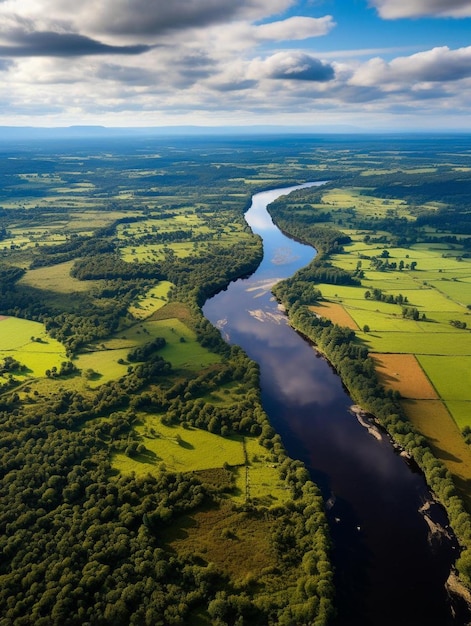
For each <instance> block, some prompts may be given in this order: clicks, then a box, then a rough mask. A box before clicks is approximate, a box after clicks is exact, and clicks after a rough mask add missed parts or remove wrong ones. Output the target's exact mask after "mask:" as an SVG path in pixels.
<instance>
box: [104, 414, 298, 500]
mask: <svg viewBox="0 0 471 626" xmlns="http://www.w3.org/2000/svg"><path fill="white" fill-rule="evenodd" d="M139 418H140V422H139V424H138V425H136V426H135V432H136V433H137V435H138V437H139V441H140V443H142V444H143V445H144V446H145V448H146V450H145V452H142V453H141V454H137V455H136V456H134V457H129V456H127V455H126V454H124V453H120V454H115V455H114V456H113V467H114V468H115V469H117V470H119V471H120V472H123V473H125V474H126V473H127V474H129V473H130V472H135V473H136V475H146V474H147V473H152V472H153V471H157V472H158V471H159V466H160V464H162V463H163V464H164V465H165V467H166V468H167V469H169V470H171V471H175V472H177V471H178V472H180V471H181V472H187V471H188V472H189V471H195V472H197V471H203V470H210V469H218V468H222V467H223V466H224V465H225V464H228V465H229V466H230V467H231V468H232V472H234V474H235V487H236V488H235V495H233V496H232V499H233V500H234V501H236V502H245V501H246V500H247V499H248V498H251V499H256V500H257V501H259V502H260V501H262V502H263V503H264V504H265V505H267V506H270V505H277V504H281V503H283V502H286V501H287V500H288V499H289V497H290V491H289V489H288V488H287V487H286V485H285V484H284V483H283V481H282V480H281V479H280V477H279V470H278V467H277V465H276V464H274V463H273V462H272V461H270V460H269V456H268V453H267V450H266V448H263V447H262V446H261V445H260V444H259V443H258V441H257V440H256V439H255V438H253V437H243V436H241V435H233V436H231V437H221V436H220V435H215V434H212V433H210V432H208V431H206V430H200V429H198V428H193V427H185V428H184V427H183V426H166V425H164V424H162V421H161V416H160V415H149V414H143V413H142V414H139Z"/></svg>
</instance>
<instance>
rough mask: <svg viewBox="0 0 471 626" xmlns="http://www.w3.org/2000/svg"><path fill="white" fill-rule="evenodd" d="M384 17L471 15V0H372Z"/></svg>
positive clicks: (372, 3)
mask: <svg viewBox="0 0 471 626" xmlns="http://www.w3.org/2000/svg"><path fill="white" fill-rule="evenodd" d="M370 4H371V6H373V7H375V8H376V9H377V10H378V13H379V15H380V16H381V17H382V18H384V19H397V18H401V17H427V16H428V17H471V2H470V0H370Z"/></svg>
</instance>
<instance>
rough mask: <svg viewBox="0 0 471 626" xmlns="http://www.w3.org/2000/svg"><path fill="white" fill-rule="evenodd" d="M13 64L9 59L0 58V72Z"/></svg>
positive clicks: (5, 70)
mask: <svg viewBox="0 0 471 626" xmlns="http://www.w3.org/2000/svg"><path fill="white" fill-rule="evenodd" d="M12 66H13V61H10V59H0V72H7V71H8V70H9V69H11V67H12Z"/></svg>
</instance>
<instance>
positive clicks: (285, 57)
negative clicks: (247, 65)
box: [251, 51, 335, 82]
mask: <svg viewBox="0 0 471 626" xmlns="http://www.w3.org/2000/svg"><path fill="white" fill-rule="evenodd" d="M251 74H252V75H258V77H259V78H262V77H265V78H274V79H283V80H301V81H314V82H324V81H329V80H332V79H333V78H334V75H335V71H334V68H333V66H332V65H330V64H328V63H325V62H324V61H321V60H319V59H317V58H316V57H313V56H311V55H309V54H306V53H304V52H299V51H295V52H278V53H276V54H273V55H272V56H270V57H268V58H267V59H264V60H256V61H254V62H253V63H252V67H251Z"/></svg>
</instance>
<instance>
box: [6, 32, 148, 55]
mask: <svg viewBox="0 0 471 626" xmlns="http://www.w3.org/2000/svg"><path fill="white" fill-rule="evenodd" d="M153 47H154V46H146V45H133V46H110V45H108V44H104V43H101V42H100V41H96V40H95V39H91V38H90V37H85V36H83V35H77V34H75V33H55V32H35V33H15V34H14V36H13V38H12V43H11V44H10V45H0V56H6V57H45V56H48V57H77V56H86V55H93V54H126V55H132V54H143V53H144V52H148V51H149V50H151V49H152V48H153Z"/></svg>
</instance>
